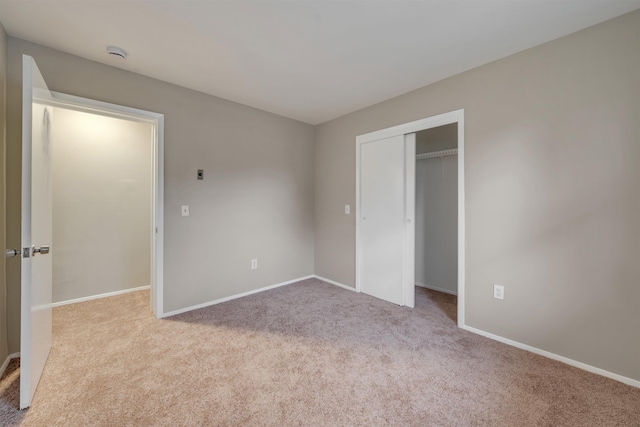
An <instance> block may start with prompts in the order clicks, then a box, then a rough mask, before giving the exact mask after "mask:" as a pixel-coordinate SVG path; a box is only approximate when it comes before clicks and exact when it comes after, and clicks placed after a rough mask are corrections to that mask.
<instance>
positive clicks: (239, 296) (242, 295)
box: [162, 275, 314, 318]
mask: <svg viewBox="0 0 640 427" xmlns="http://www.w3.org/2000/svg"><path fill="white" fill-rule="evenodd" d="M313 277H314V276H313V275H310V276H304V277H298V278H297V279H293V280H287V281H286V282H282V283H276V284H275V285H270V286H265V287H264V288H259V289H254V290H252V291H247V292H243V293H241V294H236V295H231V296H229V297H224V298H220V299H217V300H213V301H209V302H205V303H202V304H198V305H192V306H190V307H185V308H180V309H178V310H173V311H170V312H168V313H164V314H163V315H162V317H163V318H165V317H170V316H175V315H176V314H182V313H186V312H187V311H192V310H198V309H199V308H205V307H209V306H211V305H216V304H220V303H223V302H227V301H231V300H234V299H238V298H242V297H246V296H249V295H253V294H257V293H258V292H264V291H268V290H269V289H275V288H279V287H280V286H286V285H290V284H292V283H296V282H299V281H301V280H307V279H313Z"/></svg>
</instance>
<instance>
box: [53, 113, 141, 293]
mask: <svg viewBox="0 0 640 427" xmlns="http://www.w3.org/2000/svg"><path fill="white" fill-rule="evenodd" d="M53 121H54V123H55V125H54V126H53V128H52V129H53V130H52V137H53V169H52V171H53V242H52V246H53V249H54V250H55V256H54V257H53V302H60V301H68V300H73V299H77V298H84V297H90V296H94V295H99V294H104V293H107V292H114V291H121V290H125V289H131V288H137V287H140V286H148V285H149V284H150V274H151V189H152V186H151V165H152V155H153V150H152V143H153V141H152V136H153V128H152V126H151V125H150V124H148V123H141V122H134V121H130V120H122V119H117V118H113V117H105V116H100V115H96V114H90V113H85V112H80V111H73V110H67V109H64V108H54V110H53Z"/></svg>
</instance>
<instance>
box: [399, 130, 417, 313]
mask: <svg viewBox="0 0 640 427" xmlns="http://www.w3.org/2000/svg"><path fill="white" fill-rule="evenodd" d="M404 212H405V221H404V254H403V257H402V258H403V263H404V275H403V276H404V280H403V283H402V304H403V305H404V306H406V307H409V308H414V307H415V306H416V285H415V281H416V256H415V252H416V250H415V248H416V218H415V216H416V134H415V132H413V133H409V134H406V135H405V136H404Z"/></svg>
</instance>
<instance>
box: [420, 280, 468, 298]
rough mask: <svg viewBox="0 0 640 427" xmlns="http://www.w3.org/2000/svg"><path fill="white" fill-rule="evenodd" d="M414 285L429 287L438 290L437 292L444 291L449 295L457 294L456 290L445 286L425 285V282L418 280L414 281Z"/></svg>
mask: <svg viewBox="0 0 640 427" xmlns="http://www.w3.org/2000/svg"><path fill="white" fill-rule="evenodd" d="M416 286H419V287H421V288H427V289H431V290H434V291H438V292H444V293H445V294H449V295H456V296H457V295H458V293H457V292H454V291H452V290H449V289H445V288H439V287H437V286H431V285H426V284H424V283H420V282H416Z"/></svg>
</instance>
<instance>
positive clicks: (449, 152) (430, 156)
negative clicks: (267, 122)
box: [416, 148, 458, 160]
mask: <svg viewBox="0 0 640 427" xmlns="http://www.w3.org/2000/svg"><path fill="white" fill-rule="evenodd" d="M457 154H458V149H457V148H452V149H451V150H441V151H432V152H430V153H420V154H417V155H416V160H423V159H434V158H438V157H439V158H443V157H447V156H455V155H457Z"/></svg>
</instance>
